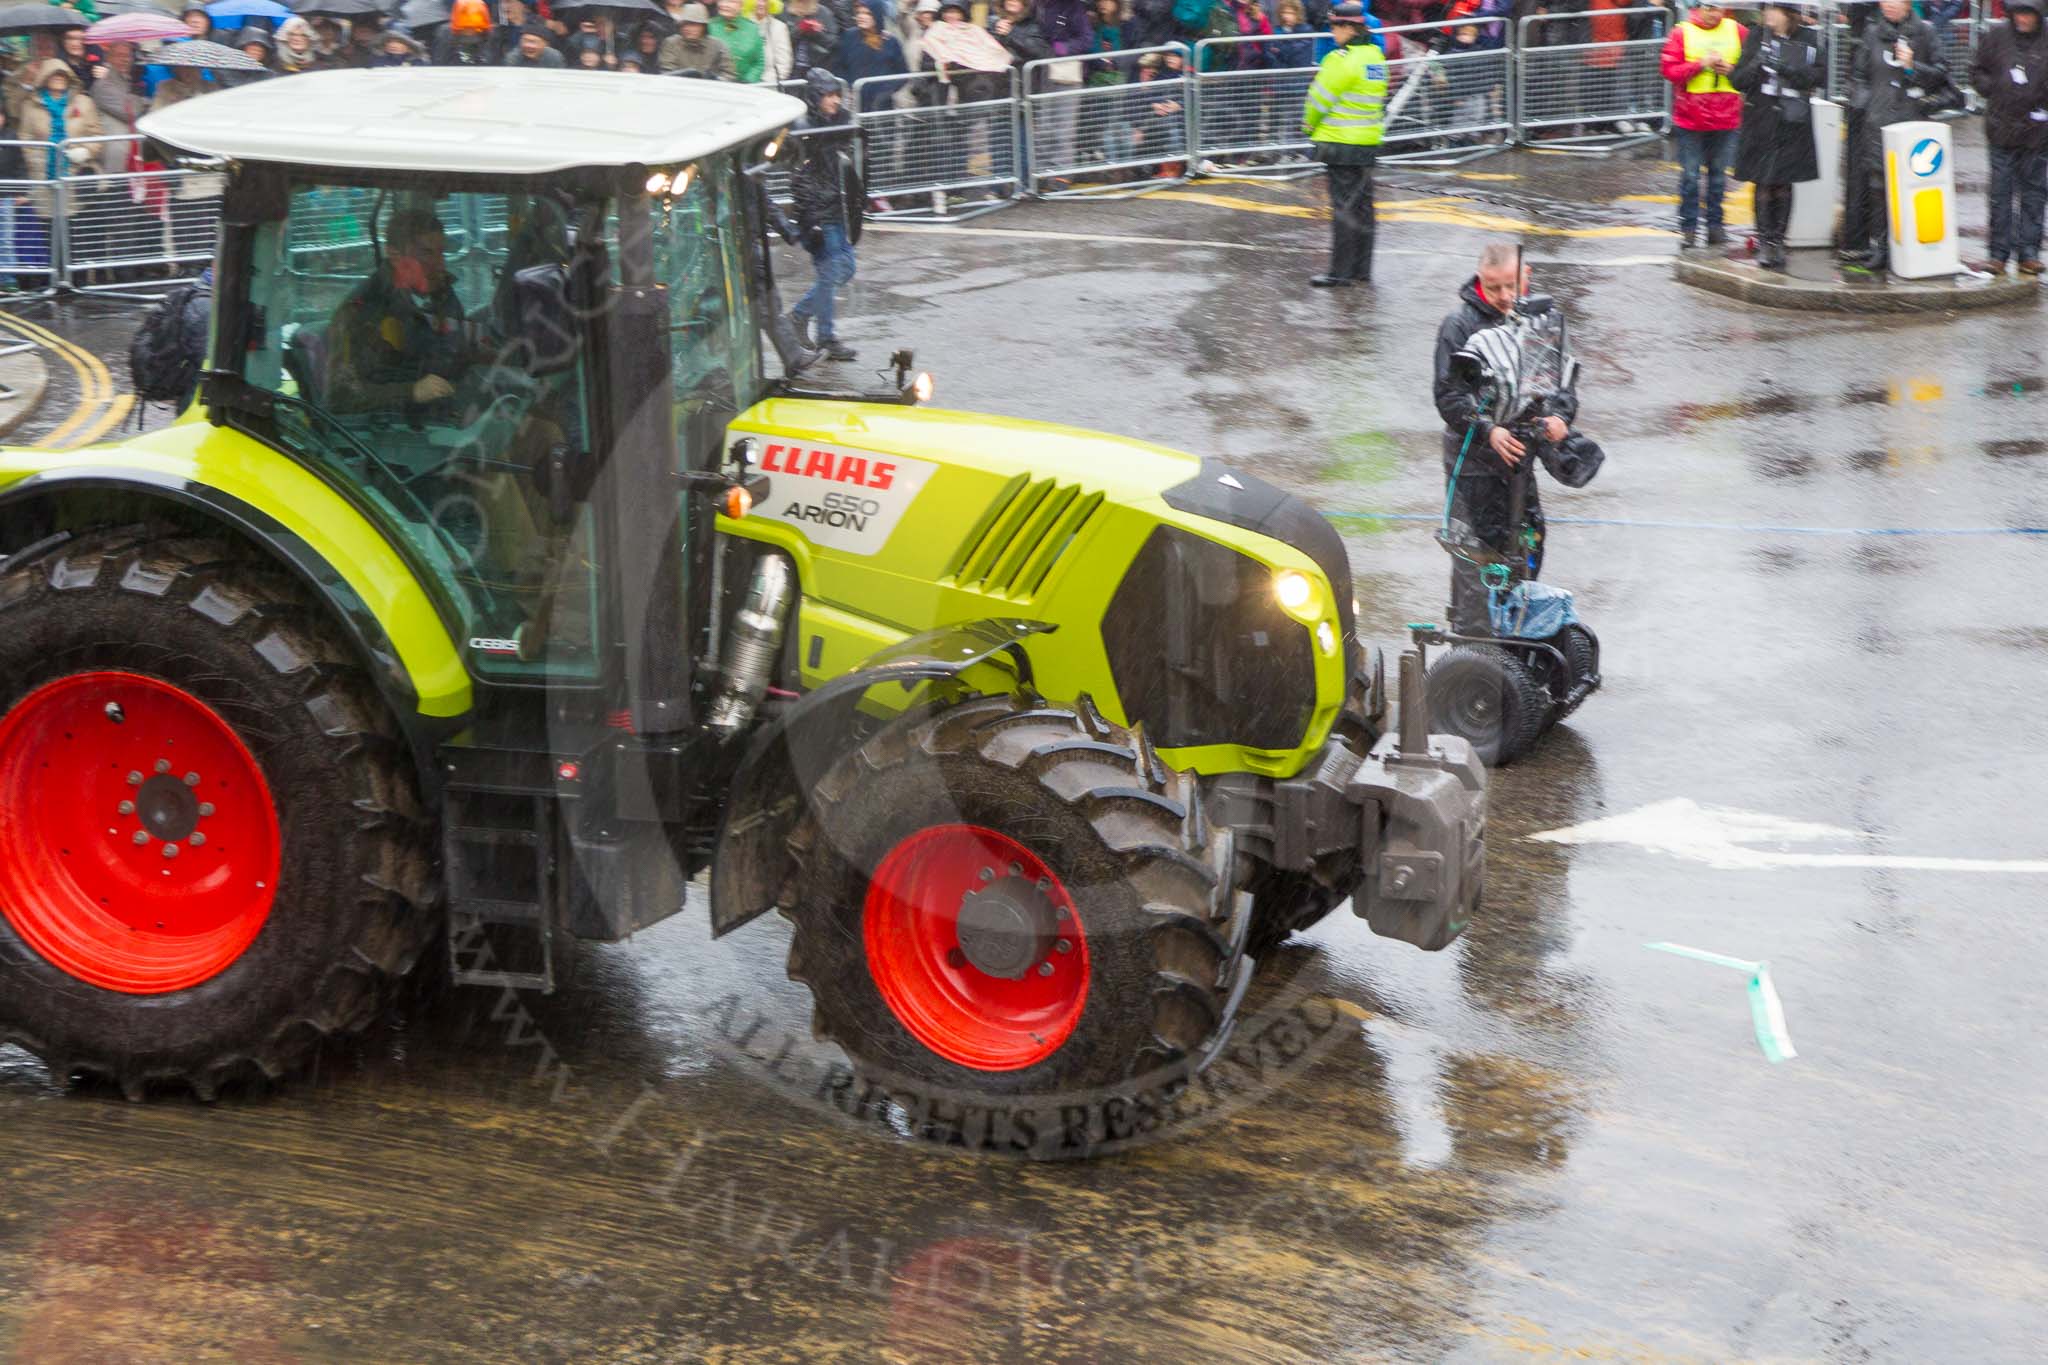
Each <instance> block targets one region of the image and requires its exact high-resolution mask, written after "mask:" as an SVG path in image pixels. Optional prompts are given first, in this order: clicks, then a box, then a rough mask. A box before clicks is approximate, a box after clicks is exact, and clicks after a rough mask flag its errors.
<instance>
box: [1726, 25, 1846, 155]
mask: <svg viewBox="0 0 2048 1365" xmlns="http://www.w3.org/2000/svg"><path fill="white" fill-rule="evenodd" d="M1826 76H1827V69H1826V68H1825V67H1824V66H1822V64H1821V60H1820V39H1819V38H1818V37H1816V36H1815V35H1814V33H1813V31H1812V30H1811V29H1808V28H1799V29H1795V30H1793V31H1792V32H1791V33H1789V34H1787V35H1786V36H1785V37H1783V38H1780V37H1778V36H1777V35H1776V34H1774V33H1772V32H1771V31H1770V30H1769V29H1767V28H1765V27H1764V26H1763V25H1762V24H1758V25H1757V26H1756V27H1755V28H1753V29H1751V30H1750V31H1749V37H1748V39H1747V40H1746V41H1744V43H1743V44H1742V57H1741V59H1740V60H1739V61H1737V62H1736V63H1735V70H1733V71H1732V72H1730V73H1729V74H1728V83H1729V84H1731V85H1733V86H1734V87H1735V88H1736V89H1737V90H1740V91H1741V92H1742V132H1741V133H1740V135H1739V136H1738V137H1737V139H1736V143H1735V178H1736V179H1737V180H1747V181H1749V182H1751V183H1752V184H1757V185H1797V184H1800V183H1802V182H1804V181H1807V180H1817V179H1819V178H1820V158H1819V156H1818V154H1816V152H1815V151H1814V146H1813V113H1812V109H1811V107H1810V106H1809V105H1808V104H1807V99H1808V97H1810V96H1811V95H1812V94H1813V92H1814V91H1815V90H1816V89H1818V88H1819V86H1820V84H1821V82H1822V81H1823V80H1824V79H1825V78H1826ZM1772 86H1775V87H1776V93H1766V88H1767V87H1772Z"/></svg>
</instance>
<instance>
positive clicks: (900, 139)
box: [853, 67, 1024, 223]
mask: <svg viewBox="0 0 2048 1365" xmlns="http://www.w3.org/2000/svg"><path fill="white" fill-rule="evenodd" d="M870 104H872V105H873V106H874V107H873V108H869V107H868V106H869V105H870ZM853 105H854V109H855V110H856V113H855V115H854V118H855V120H856V121H857V122H858V123H859V124H860V127H861V130H862V133H863V140H864V142H865V143H866V146H865V149H864V151H863V153H862V155H863V157H864V158H865V159H864V161H863V171H864V172H865V175H866V179H867V191H868V196H869V198H870V199H880V200H886V201H887V203H888V207H887V208H885V209H882V210H880V211H879V212H877V213H876V214H874V215H873V216H875V217H879V218H890V219H897V220H916V221H921V222H939V223H959V222H965V221H966V220H967V219H969V218H975V217H979V216H980V215H982V214H984V213H992V212H994V211H995V210H997V209H1000V208H1006V207H1008V206H1009V205H1010V204H1012V203H1014V202H1015V197H1016V195H1017V193H1018V192H1019V191H1020V190H1022V189H1023V187H1024V147H1023V142H1022V132H1021V129H1020V127H1019V125H1018V122H1017V71H1016V69H1015V68H1014V67H1013V68H1011V69H1010V70H1009V71H1002V72H978V71H967V72H953V73H951V78H950V79H947V80H940V79H939V77H938V75H937V74H936V73H932V72H924V73H920V74H917V75H913V76H870V77H868V78H867V79H865V80H859V81H855V82H854V86H853ZM898 200H903V201H905V202H903V203H900V204H899V203H898V202H897V201H898ZM916 200H922V201H923V202H922V203H916V202H910V201H916ZM963 200H964V201H965V202H959V201H963Z"/></svg>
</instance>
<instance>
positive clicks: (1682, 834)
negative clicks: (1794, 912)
mask: <svg viewBox="0 0 2048 1365" xmlns="http://www.w3.org/2000/svg"><path fill="white" fill-rule="evenodd" d="M1529 837H1530V838H1531V839H1534V840H1536V841H1537V842H1539V843H1546V844H1630V845H1633V846H1635V847H1637V848H1646V849H1649V850H1651V851H1652V852H1656V853H1668V854H1670V855H1671V856H1672V857H1674V858H1684V859H1687V860H1688V861H1691V862H1696V863H1705V864H1707V865H1708V866H1709V867H1718V868H1722V869H1725V870H1731V871H1758V870H1763V869H1768V868H1775V867H1878V868H1894V869H1897V870H1900V871H1908V872H2018V873H2029V874H2034V875H2042V874H2048V858H1923V857H1913V856H1909V855H1905V854H1893V853H1799V852H1791V851H1786V850H1780V849H1760V848H1748V847H1744V845H1747V844H1810V843H1825V842H1829V841H1833V840H1838V839H1844V840H1846V839H1870V838H1873V837H1875V836H1872V835H1868V834H1859V833H1858V832H1857V831H1855V830H1852V829H1840V828H1837V827H1836V826H1833V825H1816V824H1809V823H1806V822H1804V821H1799V820H1786V819H1781V818H1780V817H1778V816H1775V815H1764V814H1760V813H1758V812H1755V811H1743V810H1727V809H1724V808H1717V807H1712V806H1702V805H1700V804H1699V803H1698V802H1696V801H1691V800H1688V799H1686V798H1685V797H1674V798H1673V799H1671V800H1669V801H1657V802H1653V803H1652V804H1650V805H1647V806H1642V807H1640V808H1638V809H1636V810H1632V811H1629V812H1627V813H1625V814H1622V815H1616V816H1610V817H1609V818H1607V819H1605V820H1591V821H1588V822H1587V823H1585V824H1583V825H1572V826H1569V827H1568V828H1565V829H1548V830H1544V831H1543V832H1542V833H1540V834H1532V835H1530V836H1529Z"/></svg>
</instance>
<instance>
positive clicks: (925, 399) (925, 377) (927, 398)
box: [910, 370, 934, 403]
mask: <svg viewBox="0 0 2048 1365" xmlns="http://www.w3.org/2000/svg"><path fill="white" fill-rule="evenodd" d="M933 387H934V385H933V384H932V372H931V371H930V370H919V371H918V372H917V378H915V379H913V380H911V381H910V396H911V397H912V398H915V399H916V400H917V401H918V402H920V403H929V402H931V401H932V389H933Z"/></svg>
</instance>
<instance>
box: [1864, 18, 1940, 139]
mask: <svg viewBox="0 0 2048 1365" xmlns="http://www.w3.org/2000/svg"><path fill="white" fill-rule="evenodd" d="M1901 38H1904V39H1905V40H1906V41H1907V42H1908V43H1909V44H1911V45H1912V48H1913V74H1912V76H1911V78H1910V79H1909V78H1908V77H1907V75H1906V70H1905V68H1904V67H1902V66H1900V65H1898V63H1897V61H1896V60H1895V59H1894V58H1893V56H1892V48H1893V46H1894V45H1895V44H1896V43H1897V42H1898V40H1899V39H1901ZM1851 62H1852V65H1851V66H1850V68H1849V107H1850V108H1852V109H1860V110H1862V111H1863V117H1864V120H1865V124H1866V126H1868V127H1871V128H1886V127H1889V126H1891V125H1892V124H1894V123H1906V122H1908V121H1910V120H1912V119H1917V118H1921V117H1923V115H1922V114H1921V112H1920V101H1919V99H1918V97H1916V96H1914V95H1913V94H1912V93H1911V92H1912V91H1913V90H1916V89H1918V90H1933V89H1936V88H1938V87H1939V86H1940V85H1941V84H1942V82H1943V80H1944V78H1945V77H1946V75H1947V71H1948V68H1947V67H1946V66H1944V65H1943V64H1942V60H1941V41H1940V39H1939V38H1937V37H1936V36H1935V33H1934V26H1933V25H1932V24H1930V23H1928V22H1927V21H1926V20H1925V19H1919V18H1915V17H1914V16H1912V15H1910V14H1909V15H1907V16H1906V17H1905V18H1904V19H1903V20H1901V21H1900V22H1898V23H1896V24H1895V23H1893V22H1892V21H1891V20H1889V19H1887V18H1885V17H1884V15H1882V14H1874V15H1872V16H1871V17H1870V19H1869V21H1868V22H1866V23H1865V24H1864V25H1863V39H1862V41H1861V42H1860V43H1859V44H1858V45H1857V47H1856V51H1855V53H1854V54H1853V55H1852V58H1851Z"/></svg>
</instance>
